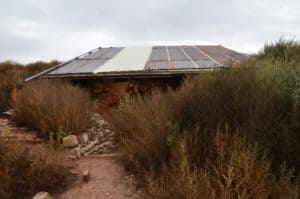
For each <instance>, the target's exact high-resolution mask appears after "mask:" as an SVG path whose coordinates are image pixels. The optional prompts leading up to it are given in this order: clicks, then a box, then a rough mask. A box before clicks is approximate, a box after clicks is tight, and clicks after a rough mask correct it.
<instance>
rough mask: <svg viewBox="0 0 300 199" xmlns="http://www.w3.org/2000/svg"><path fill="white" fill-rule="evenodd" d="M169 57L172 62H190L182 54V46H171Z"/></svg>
mask: <svg viewBox="0 0 300 199" xmlns="http://www.w3.org/2000/svg"><path fill="white" fill-rule="evenodd" d="M168 51H169V55H170V58H171V60H172V61H173V60H188V58H187V56H186V55H185V54H184V53H183V52H182V49H181V46H169V47H168Z"/></svg>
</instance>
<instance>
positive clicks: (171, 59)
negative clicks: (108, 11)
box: [27, 46, 248, 80]
mask: <svg viewBox="0 0 300 199" xmlns="http://www.w3.org/2000/svg"><path fill="white" fill-rule="evenodd" d="M247 58H248V57H247V56H246V55H244V54H242V53H238V52H236V51H233V50H230V49H227V48H225V47H223V46H153V47H127V48H123V47H110V48H97V49H95V50H92V51H90V52H88V53H85V54H83V55H81V56H79V57H76V58H74V59H72V60H70V61H68V62H66V63H64V64H61V65H59V66H56V67H53V68H51V69H49V70H47V71H44V72H42V73H40V74H38V75H35V76H33V77H30V78H28V79H27V80H31V79H33V78H36V77H38V76H40V75H44V76H49V77H50V76H54V77H55V76H74V77H76V76H80V75H82V74H89V75H90V76H92V75H96V76H101V74H105V76H107V75H108V74H115V73H118V74H120V73H122V72H126V74H128V73H130V72H135V74H136V72H143V74H144V73H147V72H148V73H149V72H151V73H153V71H169V72H170V73H172V72H174V71H176V70H177V71H189V72H192V70H196V69H197V70H199V69H214V68H220V67H227V66H226V64H227V63H228V62H232V61H234V62H241V61H243V60H245V59H247Z"/></svg>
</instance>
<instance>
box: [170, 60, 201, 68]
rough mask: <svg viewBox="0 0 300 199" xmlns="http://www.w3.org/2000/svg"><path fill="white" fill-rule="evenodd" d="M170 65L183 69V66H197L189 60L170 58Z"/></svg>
mask: <svg viewBox="0 0 300 199" xmlns="http://www.w3.org/2000/svg"><path fill="white" fill-rule="evenodd" d="M171 63H172V66H173V68H176V69H179V68H180V69H184V68H197V66H195V65H194V63H193V62H191V61H190V60H174V61H173V60H172V62H171Z"/></svg>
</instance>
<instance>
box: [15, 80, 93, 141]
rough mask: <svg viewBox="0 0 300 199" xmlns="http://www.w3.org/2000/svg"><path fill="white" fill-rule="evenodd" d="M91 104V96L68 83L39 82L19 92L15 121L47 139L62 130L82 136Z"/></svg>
mask: <svg viewBox="0 0 300 199" xmlns="http://www.w3.org/2000/svg"><path fill="white" fill-rule="evenodd" d="M92 108H93V105H92V102H91V99H90V97H89V94H88V93H87V92H86V91H85V90H83V89H81V88H79V87H76V86H72V85H70V84H68V83H66V82H60V81H51V80H45V79H40V80H36V81H32V82H29V83H28V84H26V85H25V86H24V88H23V89H22V90H19V91H18V93H17V96H16V99H15V101H14V115H13V118H14V120H15V121H16V122H17V123H19V124H25V125H27V126H29V127H32V128H35V129H37V130H39V131H40V132H41V133H42V136H46V137H47V136H48V133H49V132H50V131H52V132H56V131H57V130H58V129H59V128H62V129H63V130H64V131H65V132H68V133H74V134H76V133H79V132H82V131H84V130H85V129H86V128H87V125H88V121H89V117H90V114H91V112H92Z"/></svg>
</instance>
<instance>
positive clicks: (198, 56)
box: [183, 46, 209, 61]
mask: <svg viewBox="0 0 300 199" xmlns="http://www.w3.org/2000/svg"><path fill="white" fill-rule="evenodd" d="M183 49H184V50H185V52H186V53H187V54H188V55H189V56H190V57H191V58H192V59H193V60H194V61H196V60H209V59H208V57H206V56H205V55H203V54H202V53H201V52H200V51H199V50H197V49H195V47H194V46H183Z"/></svg>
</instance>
